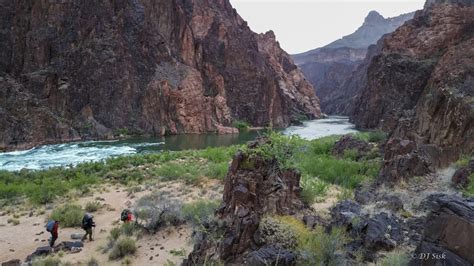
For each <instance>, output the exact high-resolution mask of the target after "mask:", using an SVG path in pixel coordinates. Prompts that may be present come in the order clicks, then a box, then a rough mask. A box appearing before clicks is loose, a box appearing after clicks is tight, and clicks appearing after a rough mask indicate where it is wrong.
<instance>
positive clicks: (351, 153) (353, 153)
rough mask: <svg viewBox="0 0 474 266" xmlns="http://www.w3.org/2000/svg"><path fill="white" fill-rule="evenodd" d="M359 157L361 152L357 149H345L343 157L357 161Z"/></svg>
mask: <svg viewBox="0 0 474 266" xmlns="http://www.w3.org/2000/svg"><path fill="white" fill-rule="evenodd" d="M357 157H359V152H358V151H357V150H356V149H348V150H345V151H344V156H343V158H344V159H345V160H351V161H356V160H357Z"/></svg>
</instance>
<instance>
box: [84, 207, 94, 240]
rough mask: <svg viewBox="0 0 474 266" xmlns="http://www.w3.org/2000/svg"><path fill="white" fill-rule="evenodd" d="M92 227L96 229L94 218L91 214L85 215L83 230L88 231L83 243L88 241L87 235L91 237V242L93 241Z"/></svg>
mask: <svg viewBox="0 0 474 266" xmlns="http://www.w3.org/2000/svg"><path fill="white" fill-rule="evenodd" d="M92 227H95V222H94V216H93V215H92V214H90V213H86V214H84V217H83V218H82V229H84V231H86V234H85V235H84V236H83V237H82V241H84V240H86V239H87V235H89V241H93V239H92Z"/></svg>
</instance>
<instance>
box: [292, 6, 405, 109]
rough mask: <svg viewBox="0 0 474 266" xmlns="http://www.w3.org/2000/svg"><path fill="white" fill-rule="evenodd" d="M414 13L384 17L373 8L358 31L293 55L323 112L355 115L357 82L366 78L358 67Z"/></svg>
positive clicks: (357, 91)
mask: <svg viewBox="0 0 474 266" xmlns="http://www.w3.org/2000/svg"><path fill="white" fill-rule="evenodd" d="M413 15H414V13H408V14H403V15H400V16H397V17H393V18H384V17H383V16H381V15H380V14H379V13H377V12H376V11H371V12H370V13H369V14H368V15H367V17H366V18H365V21H364V23H363V25H362V26H361V27H359V28H358V29H357V30H356V31H355V32H354V33H352V34H350V35H347V36H345V37H343V38H342V39H339V40H336V41H334V42H332V43H330V44H328V45H326V46H324V47H321V48H317V49H314V50H311V51H308V52H305V53H302V54H297V55H293V58H294V59H295V62H296V64H297V65H298V66H299V67H300V68H301V69H302V71H303V72H304V74H305V75H306V77H307V78H308V80H309V81H310V82H311V83H312V84H313V85H314V87H315V88H316V94H317V96H318V97H319V99H320V101H321V108H322V111H323V112H325V113H328V114H339V115H349V114H351V112H352V109H353V102H354V99H355V98H356V96H357V94H358V93H359V90H358V88H359V87H358V86H357V84H358V83H359V80H360V79H363V78H364V76H363V75H360V74H358V73H360V72H364V70H365V69H362V70H359V69H358V68H359V66H361V65H364V62H365V61H367V60H370V57H371V55H370V54H371V49H369V48H368V47H369V46H370V45H373V44H375V43H376V42H377V41H378V40H379V39H380V37H382V36H383V35H384V34H386V33H390V32H392V31H394V30H395V29H396V28H398V27H399V26H400V25H402V24H403V23H404V22H405V21H407V20H409V19H411V18H412V17H413ZM368 54H369V55H368ZM366 56H367V59H366ZM362 68H363V67H362ZM354 73H355V74H354ZM354 83H355V84H354Z"/></svg>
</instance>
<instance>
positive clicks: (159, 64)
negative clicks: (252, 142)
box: [0, 0, 320, 150]
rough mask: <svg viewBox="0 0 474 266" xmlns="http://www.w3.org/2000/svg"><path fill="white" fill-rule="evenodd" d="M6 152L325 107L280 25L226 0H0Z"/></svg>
mask: <svg viewBox="0 0 474 266" xmlns="http://www.w3.org/2000/svg"><path fill="white" fill-rule="evenodd" d="M0 10H1V11H0V12H1V13H0V14H1V19H0V37H1V39H2V42H1V43H0V88H1V89H0V102H1V105H0V119H1V120H2V121H5V122H4V123H2V124H1V125H0V150H5V149H22V148H28V147H31V146H35V145H38V144H43V143H50V142H61V141H71V140H81V139H97V138H111V137H113V136H114V135H116V134H117V132H118V131H120V132H125V131H128V132H129V133H130V134H140V135H163V134H179V133H203V132H233V130H229V129H228V127H230V126H231V125H232V123H233V121H235V120H246V121H247V122H249V123H250V124H252V125H254V126H268V125H273V126H277V127H285V126H288V125H290V124H291V123H293V122H296V121H298V120H299V119H301V118H303V117H307V118H316V117H319V116H320V110H319V104H318V99H317V98H316V97H315V95H314V90H313V88H312V86H311V85H310V84H309V83H308V82H307V81H306V80H305V79H304V77H303V75H302V73H301V71H300V70H298V69H297V68H296V66H295V65H294V64H293V61H292V59H291V58H290V56H289V55H288V54H286V53H285V52H284V51H283V50H282V49H281V48H280V47H279V44H278V43H277V42H276V40H275V37H274V35H273V33H271V32H270V33H267V34H262V35H258V34H255V33H254V32H252V31H251V30H250V29H249V27H248V26H247V23H246V22H245V21H244V20H243V19H242V18H241V17H240V16H239V15H238V14H237V12H236V10H235V9H233V8H232V6H231V4H230V2H229V1H228V0H219V1H208V0H205V1H178V0H173V1H162V0H160V1H149V0H140V1H118V2H100V3H99V2H87V1H86V2H84V1H79V2H77V1H70V0H65V1H64V0H63V1H25V2H19V1H13V0H3V1H0Z"/></svg>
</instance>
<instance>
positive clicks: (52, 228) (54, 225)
mask: <svg viewBox="0 0 474 266" xmlns="http://www.w3.org/2000/svg"><path fill="white" fill-rule="evenodd" d="M58 229H59V222H58V221H55V220H50V221H48V223H47V224H46V231H48V232H50V233H51V238H50V239H49V246H50V247H53V246H54V242H55V241H56V239H58Z"/></svg>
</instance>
